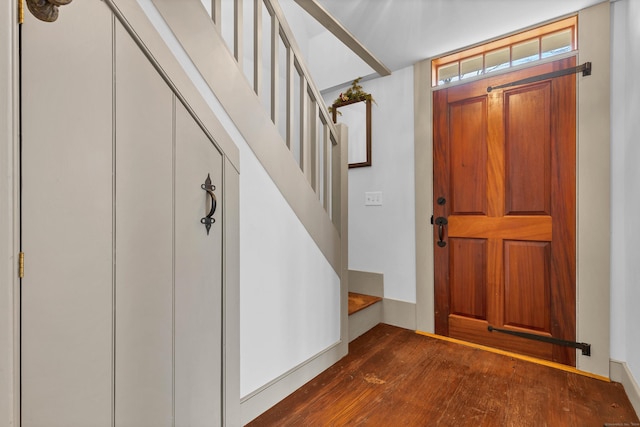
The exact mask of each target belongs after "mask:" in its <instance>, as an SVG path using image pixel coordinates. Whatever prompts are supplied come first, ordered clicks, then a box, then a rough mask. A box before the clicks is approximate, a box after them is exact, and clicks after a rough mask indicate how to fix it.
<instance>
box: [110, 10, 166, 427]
mask: <svg viewBox="0 0 640 427" xmlns="http://www.w3.org/2000/svg"><path fill="white" fill-rule="evenodd" d="M115 74H116V122H115V125H116V138H115V139H116V163H115V164H116V167H115V181H116V188H115V194H116V197H115V216H116V221H115V222H116V236H115V242H116V243H115V248H116V250H115V276H116V292H115V295H116V298H115V300H116V311H115V325H116V343H115V354H116V362H115V420H116V423H115V424H116V426H132V427H143V426H149V427H162V426H171V425H172V424H173V275H174V269H173V267H174V266H173V239H174V230H173V198H174V195H173V120H174V117H173V93H172V92H171V91H170V90H169V88H168V86H167V85H166V84H165V82H164V81H163V80H162V78H161V77H160V76H159V75H158V73H157V72H156V70H155V69H154V68H153V67H152V65H151V64H150V63H149V61H148V60H147V58H146V57H145V56H144V55H143V54H142V52H141V51H140V49H139V48H138V46H137V45H136V44H135V43H134V42H133V40H132V39H131V38H130V36H129V35H128V34H127V33H126V31H125V30H124V28H123V27H122V26H121V25H120V24H119V23H118V24H117V25H116V73H115Z"/></svg>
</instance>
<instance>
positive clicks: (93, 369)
mask: <svg viewBox="0 0 640 427" xmlns="http://www.w3.org/2000/svg"><path fill="white" fill-rule="evenodd" d="M63 9H64V10H61V13H60V18H59V19H58V21H56V22H55V23H45V22H41V21H38V20H36V19H35V18H34V17H33V16H31V14H30V13H29V12H28V11H25V23H24V24H23V25H22V53H21V54H22V150H23V151H22V156H23V157H22V175H23V192H22V247H23V251H24V252H25V258H26V271H25V277H24V279H23V280H22V307H21V311H22V319H21V320H22V331H21V332H22V337H21V340H22V342H21V385H22V394H21V403H22V411H21V425H22V426H23V427H32V426H46V427H55V426H64V427H74V426H77V427H89V426H111V417H112V404H113V399H112V396H113V391H112V366H113V358H112V355H113V348H112V310H113V305H112V300H113V298H112V294H113V289H112V282H113V277H112V267H113V266H112V252H113V248H112V237H113V232H112V230H113V227H112V219H113V217H112V209H111V203H112V194H113V186H112V163H113V158H112V149H113V147H112V134H111V125H112V102H111V100H112V69H111V63H112V61H111V60H112V24H113V19H112V15H111V12H110V11H109V9H108V8H107V7H106V6H105V4H104V3H102V2H100V1H77V2H73V4H71V5H69V6H66V7H64V8H63Z"/></svg>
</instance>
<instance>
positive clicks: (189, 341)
mask: <svg viewBox="0 0 640 427" xmlns="http://www.w3.org/2000/svg"><path fill="white" fill-rule="evenodd" d="M208 176H210V177H211V181H212V185H214V186H215V190H214V195H215V198H216V202H217V209H216V211H215V213H214V214H213V219H215V223H213V224H212V225H211V229H210V230H209V233H208V234H207V231H206V228H205V226H204V225H203V224H202V223H201V218H203V217H205V215H206V214H208V213H210V212H211V197H210V196H209V195H208V194H207V192H206V191H205V190H203V189H202V188H201V185H202V184H204V183H205V180H206V178H207V177H208ZM175 192H176V193H175V194H176V199H175V200H176V203H175V243H176V246H175V254H176V259H175V316H176V317H175V399H176V401H175V416H176V426H192V427H197V426H202V427H209V426H215V425H220V424H221V410H220V408H221V371H222V362H221V357H222V336H221V335H222V313H221V311H222V310H221V308H222V295H221V292H222V287H221V283H222V265H221V264H222V226H221V225H222V208H221V200H222V157H221V155H220V153H219V152H218V151H217V150H216V148H215V147H214V145H213V144H212V143H211V141H210V140H209V139H208V137H207V136H206V135H205V134H204V132H203V131H202V130H201V129H200V127H199V126H198V125H197V123H196V122H195V121H194V120H193V118H192V117H191V116H190V115H189V113H188V112H187V111H186V109H185V108H184V107H183V106H182V104H180V103H177V105H176V175H175Z"/></svg>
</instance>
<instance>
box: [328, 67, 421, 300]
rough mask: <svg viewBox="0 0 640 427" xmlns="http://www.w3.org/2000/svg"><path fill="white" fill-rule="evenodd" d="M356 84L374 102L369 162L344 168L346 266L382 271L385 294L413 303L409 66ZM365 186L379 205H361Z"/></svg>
mask: <svg viewBox="0 0 640 427" xmlns="http://www.w3.org/2000/svg"><path fill="white" fill-rule="evenodd" d="M361 85H362V87H363V90H364V91H365V92H369V93H371V95H372V96H373V98H374V99H375V101H376V103H375V104H373V105H372V120H371V121H372V123H371V133H372V135H371V141H372V142H371V144H372V155H371V159H372V166H371V167H362V168H353V169H350V170H349V268H350V269H352V270H361V271H369V272H374V273H383V274H384V296H385V298H390V299H396V300H401V301H407V302H411V303H415V302H416V261H415V236H414V233H415V213H414V212H415V209H414V201H415V191H414V160H413V139H414V138H413V67H407V68H404V69H402V70H398V71H395V72H394V73H393V74H392V75H390V76H387V77H382V78H378V79H374V80H369V81H366V82H363V83H362V84H361ZM347 87H348V85H347ZM347 87H345V88H343V89H340V90H338V91H336V92H332V93H326V94H324V97H325V101H326V102H327V104H328V105H331V103H332V102H333V101H334V99H335V98H336V97H337V96H338V94H339V93H340V92H342V91H344V90H345V89H346V88H347ZM427 119H428V118H426V119H425V120H427ZM338 121H339V119H338ZM367 191H381V192H382V199H383V204H382V206H365V205H364V197H365V194H364V193H365V192H367Z"/></svg>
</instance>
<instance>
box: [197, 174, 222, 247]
mask: <svg viewBox="0 0 640 427" xmlns="http://www.w3.org/2000/svg"><path fill="white" fill-rule="evenodd" d="M200 188H202V189H203V190H204V191H206V192H207V194H208V195H209V196H210V197H211V209H210V210H209V213H208V214H207V215H206V216H205V217H204V218H202V219H200V223H201V224H204V226H205V228H206V229H207V236H208V235H209V230H210V229H211V224H213V223H214V222H216V220H215V219H214V218H213V214H214V213H215V212H216V205H217V204H218V203H217V201H216V195H215V194H213V192H214V191H215V189H216V186H215V185H213V184H211V174H207V179H205V181H204V184H202V185H201V186H200Z"/></svg>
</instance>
